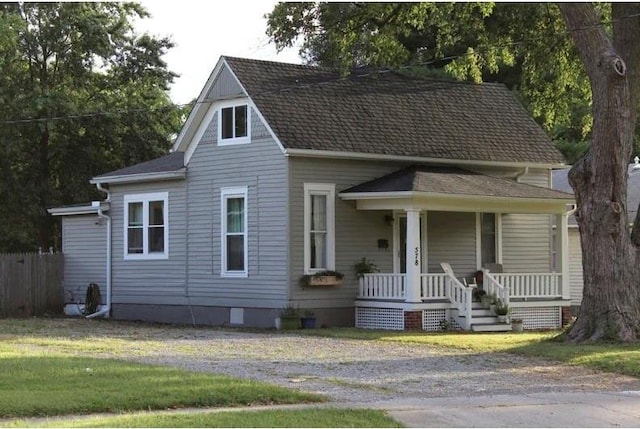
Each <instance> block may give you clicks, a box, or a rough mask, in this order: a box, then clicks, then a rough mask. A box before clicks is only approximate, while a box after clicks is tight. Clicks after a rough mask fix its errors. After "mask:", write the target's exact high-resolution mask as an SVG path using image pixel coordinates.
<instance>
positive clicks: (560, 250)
mask: <svg viewBox="0 0 640 429" xmlns="http://www.w3.org/2000/svg"><path fill="white" fill-rule="evenodd" d="M568 218H569V216H568V215H567V214H565V213H563V214H557V215H556V272H558V273H560V274H561V275H562V277H561V281H560V287H561V288H562V299H570V298H571V293H570V292H571V291H570V288H569V222H568Z"/></svg>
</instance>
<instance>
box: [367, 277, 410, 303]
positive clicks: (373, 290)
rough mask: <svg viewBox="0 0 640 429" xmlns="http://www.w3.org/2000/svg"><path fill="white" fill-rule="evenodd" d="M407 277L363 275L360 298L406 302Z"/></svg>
mask: <svg viewBox="0 0 640 429" xmlns="http://www.w3.org/2000/svg"><path fill="white" fill-rule="evenodd" d="M405 277H406V276H405V275H404V274H382V273H373V274H363V276H362V278H360V282H359V283H360V284H359V288H358V289H359V290H358V298H368V299H402V300H404V299H405V295H404V291H405Z"/></svg>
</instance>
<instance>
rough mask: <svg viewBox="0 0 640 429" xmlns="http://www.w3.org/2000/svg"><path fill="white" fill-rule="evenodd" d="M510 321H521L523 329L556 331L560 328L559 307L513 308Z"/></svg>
mask: <svg viewBox="0 0 640 429" xmlns="http://www.w3.org/2000/svg"><path fill="white" fill-rule="evenodd" d="M511 318H512V319H522V321H523V323H522V326H523V327H524V329H558V328H561V327H562V319H561V317H560V307H530V308H517V307H516V308H513V309H512V310H511Z"/></svg>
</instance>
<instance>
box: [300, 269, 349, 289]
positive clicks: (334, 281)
mask: <svg viewBox="0 0 640 429" xmlns="http://www.w3.org/2000/svg"><path fill="white" fill-rule="evenodd" d="M343 277H344V275H343V274H342V273H339V272H337V271H331V270H325V271H318V272H317V273H314V274H305V275H303V276H302V277H300V280H299V284H300V286H302V287H308V286H340V285H341V284H342V278H343Z"/></svg>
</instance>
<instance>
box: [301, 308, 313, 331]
mask: <svg viewBox="0 0 640 429" xmlns="http://www.w3.org/2000/svg"><path fill="white" fill-rule="evenodd" d="M300 322H301V323H302V329H316V314H315V313H314V312H313V311H311V310H305V312H304V315H303V316H302V318H301V319H300Z"/></svg>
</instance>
